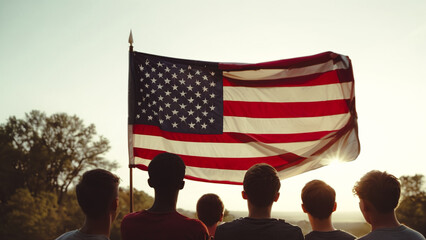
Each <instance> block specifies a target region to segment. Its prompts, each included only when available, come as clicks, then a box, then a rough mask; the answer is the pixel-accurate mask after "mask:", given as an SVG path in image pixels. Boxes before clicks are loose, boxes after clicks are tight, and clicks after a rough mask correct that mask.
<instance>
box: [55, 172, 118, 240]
mask: <svg viewBox="0 0 426 240" xmlns="http://www.w3.org/2000/svg"><path fill="white" fill-rule="evenodd" d="M119 181H120V179H119V178H118V177H117V176H116V175H114V174H112V173H110V172H109V171H106V170H103V169H95V170H91V171H87V172H85V173H84V174H83V177H82V178H81V180H80V182H79V183H78V185H77V187H76V193H77V200H78V204H79V205H80V207H81V209H82V210H83V212H84V215H85V216H86V219H85V222H84V225H83V226H82V227H81V229H78V230H73V231H70V232H67V233H64V234H62V235H61V236H60V237H58V238H57V239H56V240H89V239H90V240H108V239H109V235H110V230H111V225H112V222H113V221H114V219H115V217H116V216H117V209H118V184H119Z"/></svg>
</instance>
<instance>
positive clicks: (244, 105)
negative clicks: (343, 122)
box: [223, 100, 349, 118]
mask: <svg viewBox="0 0 426 240" xmlns="http://www.w3.org/2000/svg"><path fill="white" fill-rule="evenodd" d="M347 112H349V108H348V102H347V101H346V100H332V101H322V102H290V103H279V102H274V103H258V102H241V101H226V102H224V103H223V115H225V116H236V117H238V116H246V117H252V118H298V117H320V116H327V115H336V114H342V113H347Z"/></svg>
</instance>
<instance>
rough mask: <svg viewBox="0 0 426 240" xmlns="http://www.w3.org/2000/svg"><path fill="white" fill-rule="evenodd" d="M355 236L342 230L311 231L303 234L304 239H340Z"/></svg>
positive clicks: (349, 239)
mask: <svg viewBox="0 0 426 240" xmlns="http://www.w3.org/2000/svg"><path fill="white" fill-rule="evenodd" d="M355 238H356V237H355V236H354V235H352V234H350V233H348V232H345V231H343V230H334V231H328V232H320V231H311V232H310V233H308V234H306V235H305V240H314V239H341V240H353V239H355Z"/></svg>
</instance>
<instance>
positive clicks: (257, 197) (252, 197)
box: [243, 163, 281, 208]
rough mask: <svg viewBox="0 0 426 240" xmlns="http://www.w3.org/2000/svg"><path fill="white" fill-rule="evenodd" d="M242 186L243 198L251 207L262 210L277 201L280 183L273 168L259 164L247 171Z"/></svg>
mask: <svg viewBox="0 0 426 240" xmlns="http://www.w3.org/2000/svg"><path fill="white" fill-rule="evenodd" d="M243 186H244V191H243V198H246V199H247V200H248V201H249V202H250V203H251V204H252V205H253V206H255V207H260V208H262V207H267V206H270V205H272V203H273V202H274V201H277V200H278V197H279V190H280V187H281V182H280V179H279V177H278V174H277V170H275V168H273V167H272V166H271V165H268V164H266V163H259V164H256V165H253V166H252V167H251V168H250V169H249V170H247V172H246V174H245V176H244V181H243Z"/></svg>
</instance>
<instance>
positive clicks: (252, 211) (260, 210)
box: [247, 201, 272, 219]
mask: <svg viewBox="0 0 426 240" xmlns="http://www.w3.org/2000/svg"><path fill="white" fill-rule="evenodd" d="M247 205H248V211H249V215H248V217H249V218H255V219H265V218H271V209H272V204H271V205H269V206H266V207H257V206H254V205H253V204H251V203H250V202H249V201H247Z"/></svg>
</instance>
